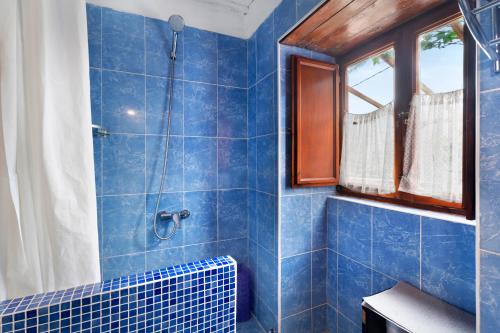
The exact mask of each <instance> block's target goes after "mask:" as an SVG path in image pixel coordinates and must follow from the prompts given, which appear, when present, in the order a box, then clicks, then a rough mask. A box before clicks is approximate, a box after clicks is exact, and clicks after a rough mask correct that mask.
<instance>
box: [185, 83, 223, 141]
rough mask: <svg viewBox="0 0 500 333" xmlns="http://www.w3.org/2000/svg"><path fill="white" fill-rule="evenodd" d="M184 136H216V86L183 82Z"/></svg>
mask: <svg viewBox="0 0 500 333" xmlns="http://www.w3.org/2000/svg"><path fill="white" fill-rule="evenodd" d="M184 135H192V136H217V86H214V85H209V84H203V83H193V82H184Z"/></svg>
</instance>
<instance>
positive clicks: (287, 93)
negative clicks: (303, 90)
mask: <svg viewBox="0 0 500 333" xmlns="http://www.w3.org/2000/svg"><path fill="white" fill-rule="evenodd" d="M279 73H280V74H279V75H280V76H279V79H280V84H281V91H280V96H279V110H280V111H279V112H280V115H279V119H280V128H279V131H280V133H288V132H291V130H292V88H291V86H292V84H291V74H290V71H285V70H280V71H279Z"/></svg>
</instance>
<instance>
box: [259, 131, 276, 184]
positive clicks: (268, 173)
mask: <svg viewBox="0 0 500 333" xmlns="http://www.w3.org/2000/svg"><path fill="white" fill-rule="evenodd" d="M275 179H276V135H266V136H262V137H258V138H257V181H256V183H257V186H256V187H257V190H259V191H262V192H266V193H271V194H274V193H275V192H276V181H275Z"/></svg>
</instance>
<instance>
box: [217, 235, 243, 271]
mask: <svg viewBox="0 0 500 333" xmlns="http://www.w3.org/2000/svg"><path fill="white" fill-rule="evenodd" d="M217 255H221V256H231V257H233V258H234V259H235V260H236V261H237V262H238V263H239V264H245V265H246V264H247V263H248V242H247V239H246V238H240V239H231V240H225V241H219V243H218V250H217Z"/></svg>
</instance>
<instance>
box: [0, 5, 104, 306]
mask: <svg viewBox="0 0 500 333" xmlns="http://www.w3.org/2000/svg"><path fill="white" fill-rule="evenodd" d="M88 70H89V68H88V51H87V26H86V12H85V1H84V0H71V1H68V0H43V1H40V0H2V1H0V116H1V117H0V300H2V299H7V298H12V297H19V296H24V295H29V294H33V293H39V292H47V291H51V290H58V289H63V288H68V287H73V286H76V285H79V284H84V283H92V282H96V281H99V279H100V278H99V276H100V269H99V249H98V234H97V221H96V218H97V217H96V216H97V214H96V199H95V182H94V169H93V162H92V158H93V157H92V156H93V154H92V134H91V116H90V87H89V74H88Z"/></svg>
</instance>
